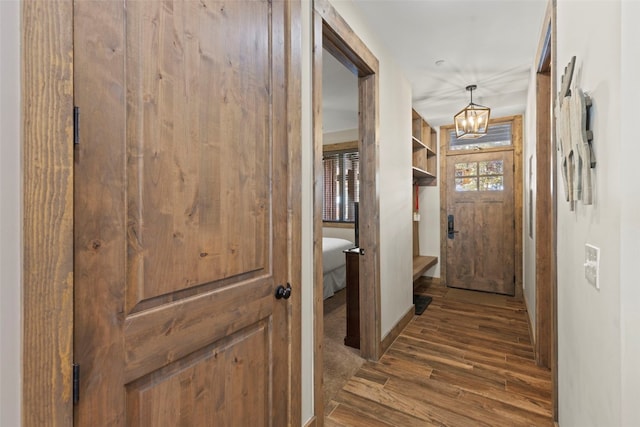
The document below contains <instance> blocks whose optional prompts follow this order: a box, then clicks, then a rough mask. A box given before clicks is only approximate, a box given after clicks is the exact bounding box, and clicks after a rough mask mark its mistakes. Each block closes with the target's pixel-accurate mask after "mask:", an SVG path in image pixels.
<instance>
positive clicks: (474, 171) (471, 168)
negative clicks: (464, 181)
mask: <svg viewBox="0 0 640 427" xmlns="http://www.w3.org/2000/svg"><path fill="white" fill-rule="evenodd" d="M455 168H456V176H474V175H478V163H476V162H471V163H456V164H455Z"/></svg>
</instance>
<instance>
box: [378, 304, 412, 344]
mask: <svg viewBox="0 0 640 427" xmlns="http://www.w3.org/2000/svg"><path fill="white" fill-rule="evenodd" d="M415 310H416V309H415V307H414V305H413V304H412V305H411V307H409V310H408V311H407V312H406V313H405V314H404V316H402V318H400V320H399V321H398V323H396V325H395V326H394V327H393V328H391V330H390V331H389V333H388V334H387V335H386V336H385V337H384V338H383V340H382V343H381V344H380V350H381V353H380V354H381V355H382V354H384V353H385V352H386V351H387V349H388V348H389V347H391V344H393V342H394V341H395V340H396V338H398V336H399V335H400V333H401V332H402V331H403V330H404V328H406V327H407V325H408V324H409V322H411V319H413V316H414V315H415Z"/></svg>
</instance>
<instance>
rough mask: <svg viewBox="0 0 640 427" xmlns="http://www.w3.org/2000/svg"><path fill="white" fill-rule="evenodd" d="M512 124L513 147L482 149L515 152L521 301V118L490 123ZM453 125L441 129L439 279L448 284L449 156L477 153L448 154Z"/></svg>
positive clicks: (517, 287)
mask: <svg viewBox="0 0 640 427" xmlns="http://www.w3.org/2000/svg"><path fill="white" fill-rule="evenodd" d="M505 122H511V123H512V129H511V135H512V146H510V147H508V148H489V149H483V150H482V152H483V153H487V152H491V151H513V165H514V168H515V169H514V172H513V212H514V215H515V220H516V228H515V231H514V233H515V235H514V236H513V237H514V239H513V240H514V246H515V247H514V272H515V275H516V285H515V297H517V298H522V200H523V199H522V191H523V189H522V188H523V176H522V116H521V115H516V116H506V117H500V118H497V119H491V120H490V121H489V124H497V123H505ZM453 127H454V126H453V125H447V126H441V127H440V153H441V155H440V236H442V237H441V238H440V254H441V258H442V262H441V264H440V280H441V281H442V283H444V284H445V285H446V283H447V239H446V236H447V174H446V172H447V157H448V155H456V154H473V153H477V151H475V150H459V151H454V152H453V153H454V154H452V153H451V152H450V151H449V138H448V135H449V131H450V130H452V129H453Z"/></svg>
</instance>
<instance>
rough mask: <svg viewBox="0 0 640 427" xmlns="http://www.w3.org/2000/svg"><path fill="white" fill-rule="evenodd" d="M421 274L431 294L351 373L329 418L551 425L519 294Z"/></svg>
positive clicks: (348, 422) (334, 421) (358, 422)
mask: <svg viewBox="0 0 640 427" xmlns="http://www.w3.org/2000/svg"><path fill="white" fill-rule="evenodd" d="M419 282H420V287H419V290H418V292H419V293H421V294H424V295H430V296H431V297H432V298H433V302H432V303H431V304H430V305H429V308H428V309H427V310H426V311H425V312H424V313H423V314H422V315H421V316H416V317H415V318H414V320H413V321H412V322H411V323H409V325H408V326H407V327H406V328H405V330H404V331H403V332H402V333H401V334H400V336H399V337H398V339H397V340H396V341H395V342H394V343H393V344H392V345H391V347H390V348H389V350H388V351H387V352H386V353H385V354H384V355H383V356H382V358H381V359H380V360H379V361H378V362H366V363H365V364H364V365H363V366H362V368H361V369H360V370H359V371H358V372H357V373H356V374H355V375H354V376H353V377H352V378H351V379H350V380H349V382H348V383H347V384H346V385H345V387H344V388H343V389H342V391H341V392H340V393H338V395H337V396H336V397H335V398H334V401H333V402H332V403H331V406H332V407H333V408H334V409H333V410H332V412H331V413H329V414H327V423H326V425H342V426H354V427H358V426H368V425H372V424H370V423H371V422H372V421H371V420H372V419H373V420H375V423H377V424H374V425H391V426H430V425H437V426H463V425H464V426H466V425H474V426H476V425H478V426H531V425H535V426H552V425H553V420H552V417H551V393H550V391H551V378H550V372H549V370H547V369H544V368H540V367H538V366H536V364H535V360H534V357H533V351H532V350H533V349H532V347H531V342H530V339H529V335H528V329H527V319H526V311H525V310H526V309H525V307H524V305H523V302H522V300H521V299H519V298H516V297H506V296H498V295H487V294H478V293H477V292H473V291H461V290H455V289H447V288H446V287H444V286H441V285H438V284H434V283H431V282H430V281H427V280H422V279H420V280H419ZM478 295H481V296H482V297H480V298H478V297H477V296H478Z"/></svg>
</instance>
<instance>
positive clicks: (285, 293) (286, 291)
mask: <svg viewBox="0 0 640 427" xmlns="http://www.w3.org/2000/svg"><path fill="white" fill-rule="evenodd" d="M290 296H291V285H290V284H288V283H287V287H286V288H285V287H284V286H282V285H278V287H277V288H276V299H282V298H284V299H289V297H290Z"/></svg>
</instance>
